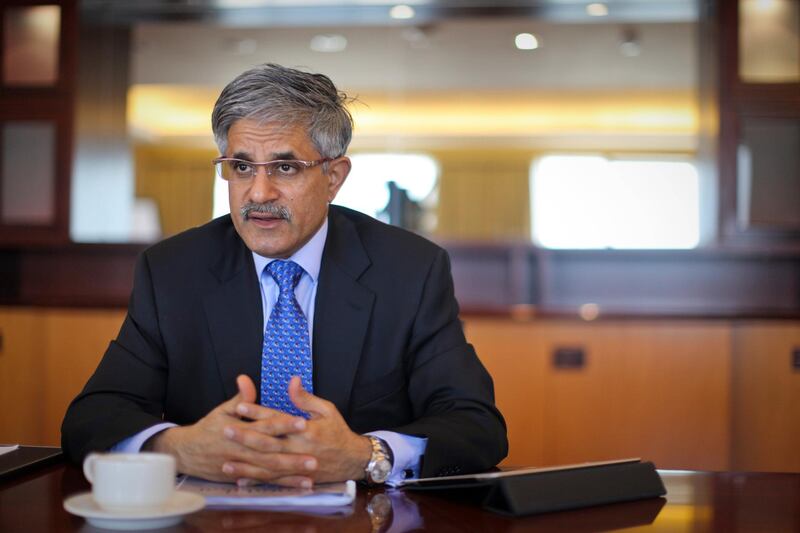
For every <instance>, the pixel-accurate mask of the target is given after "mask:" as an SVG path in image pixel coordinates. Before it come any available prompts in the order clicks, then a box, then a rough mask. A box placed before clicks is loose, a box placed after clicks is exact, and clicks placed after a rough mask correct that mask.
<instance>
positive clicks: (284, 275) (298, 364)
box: [261, 261, 313, 418]
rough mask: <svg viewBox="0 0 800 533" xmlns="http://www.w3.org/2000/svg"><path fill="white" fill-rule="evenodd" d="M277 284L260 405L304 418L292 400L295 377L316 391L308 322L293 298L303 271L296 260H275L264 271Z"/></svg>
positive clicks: (264, 356)
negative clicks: (289, 387)
mask: <svg viewBox="0 0 800 533" xmlns="http://www.w3.org/2000/svg"><path fill="white" fill-rule="evenodd" d="M264 270H265V272H269V274H270V275H271V276H272V278H273V279H274V280H275V283H277V284H278V288H279V289H280V295H279V296H278V301H277V302H276V303H275V307H273V308H272V313H270V315H269V320H268V321H267V328H266V331H265V332H264V346H263V349H262V351H261V405H264V406H266V407H270V408H272V409H277V410H279V411H284V412H286V413H289V414H292V415H297V416H304V417H306V418H308V414H307V413H305V412H304V411H300V410H299V409H298V408H297V407H295V406H294V404H293V403H292V401H291V400H290V399H289V393H288V390H287V387H288V386H289V379H291V377H292V376H300V378H301V379H302V381H303V388H304V389H305V390H307V391H308V392H313V384H312V381H311V369H312V366H311V347H310V343H309V340H308V321H307V320H306V317H305V315H304V314H303V310H302V309H301V308H300V304H299V303H297V299H296V298H295V297H294V288H295V287H296V286H297V282H299V281H300V277H301V276H302V275H303V268H302V267H301V266H300V265H298V264H297V263H295V262H294V261H272V262H271V263H270V264H269V265H267V267H266V268H265V269H264Z"/></svg>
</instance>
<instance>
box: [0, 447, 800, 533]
mask: <svg viewBox="0 0 800 533" xmlns="http://www.w3.org/2000/svg"><path fill="white" fill-rule="evenodd" d="M661 476H662V478H663V480H664V484H665V486H666V487H667V492H668V493H667V496H666V498H655V499H650V500H641V501H638V502H631V503H621V504H613V505H606V506H601V507H594V508H590V509H581V510H576V511H567V512H559V513H550V514H545V515H539V516H530V517H525V518H516V519H513V518H506V517H504V516H500V515H497V514H493V513H490V512H487V511H484V510H482V509H480V508H479V507H477V506H474V505H468V504H465V503H463V502H459V501H453V500H448V499H446V498H443V497H441V496H435V495H433V494H429V493H425V494H423V493H411V492H408V493H404V492H398V491H394V492H391V493H390V492H389V491H383V490H373V491H370V490H366V489H364V488H359V493H358V497H357V499H356V502H355V504H354V506H353V508H352V511H351V512H350V513H349V514H347V515H344V516H333V517H325V516H309V515H303V514H297V513H285V512H284V513H278V512H264V511H243V510H236V511H227V510H210V509H204V510H202V511H200V512H198V513H195V514H193V515H189V516H187V517H186V518H185V520H184V521H183V522H182V523H181V524H179V525H177V526H174V527H172V528H169V529H167V530H163V529H162V530H155V531H185V532H194V531H198V532H199V531H269V532H270V533H280V532H289V531H302V532H304V533H313V532H317V531H319V532H326V533H327V532H337V531H347V532H351V531H352V532H362V531H363V532H377V531H381V532H383V531H391V532H402V531H414V530H421V529H425V530H429V531H443V532H449V531H491V532H503V531H510V532H513V531H613V530H618V529H626V528H636V527H638V528H640V529H643V530H647V531H669V532H675V531H680V532H682V531H687V532H688V531H691V532H693V533H700V532H705V531H725V532H751V531H752V532H759V533H761V532H783V531H800V474H758V473H733V472H729V473H705V472H678V471H662V472H661ZM86 490H89V485H88V483H87V482H86V481H85V480H84V478H83V475H82V473H81V472H80V471H79V470H78V469H77V468H76V467H74V466H71V465H66V464H63V463H62V464H57V465H51V466H45V467H41V468H39V469H38V470H36V471H33V472H29V473H26V474H23V475H21V476H18V477H15V478H12V479H7V480H4V481H0V532H3V533H11V532H17V531H20V532H22V531H24V532H29V531H32V532H38V531H82V532H91V531H107V530H98V529H95V528H93V527H92V526H90V525H89V524H87V523H86V522H84V520H83V519H82V518H79V517H77V516H72V515H70V514H69V513H67V512H66V511H65V510H64V509H63V507H62V502H63V500H64V498H66V497H68V496H71V495H73V494H75V493H78V492H83V491H86ZM629 531H631V530H629ZM634 531H639V529H634Z"/></svg>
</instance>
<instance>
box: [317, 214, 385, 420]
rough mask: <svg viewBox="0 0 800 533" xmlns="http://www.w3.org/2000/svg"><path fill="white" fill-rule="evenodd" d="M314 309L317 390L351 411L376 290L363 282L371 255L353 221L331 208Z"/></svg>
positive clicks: (342, 407)
mask: <svg viewBox="0 0 800 533" xmlns="http://www.w3.org/2000/svg"><path fill="white" fill-rule="evenodd" d="M328 221H329V227H328V237H327V240H326V242H325V250H324V252H323V254H322V264H321V266H320V275H319V283H318V285H317V296H316V303H315V306H314V308H315V311H314V349H313V354H314V355H313V357H314V393H315V394H316V395H317V396H320V397H322V398H326V399H328V400H330V401H331V402H333V403H334V404H335V405H336V407H337V408H338V409H339V412H340V413H342V414H343V415H346V413H347V406H348V401H349V399H350V391H351V389H352V387H353V380H354V379H355V374H356V370H357V369H358V362H359V360H360V358H361V351H362V349H363V345H364V338H365V336H366V333H367V327H368V326H369V322H370V317H371V316H372V306H373V303H374V300H375V294H374V293H373V292H372V291H371V290H369V289H367V288H366V287H364V286H363V285H361V284H359V283H358V278H359V277H360V276H361V274H362V273H363V272H364V271H365V270H366V269H367V268H368V267H369V265H370V260H369V257H368V256H367V254H366V251H365V250H364V247H363V245H362V244H361V239H360V238H359V236H358V233H357V232H356V229H355V227H354V225H353V223H352V222H350V221H349V220H348V219H347V218H345V217H344V216H343V215H341V214H339V213H338V212H337V211H336V208H331V210H330V214H329V218H328Z"/></svg>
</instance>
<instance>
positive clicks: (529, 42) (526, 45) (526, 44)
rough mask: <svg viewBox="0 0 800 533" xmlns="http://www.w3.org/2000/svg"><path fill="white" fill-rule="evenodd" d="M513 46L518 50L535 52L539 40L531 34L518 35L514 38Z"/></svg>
mask: <svg viewBox="0 0 800 533" xmlns="http://www.w3.org/2000/svg"><path fill="white" fill-rule="evenodd" d="M514 44H515V45H516V46H517V48H518V49H520V50H536V49H537V48H539V39H537V38H536V36H535V35H534V34H532V33H520V34H518V35H517V36H516V37H514Z"/></svg>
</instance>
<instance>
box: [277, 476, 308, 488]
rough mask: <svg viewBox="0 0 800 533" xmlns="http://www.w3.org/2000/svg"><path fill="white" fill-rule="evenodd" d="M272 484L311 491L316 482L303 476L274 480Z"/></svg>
mask: <svg viewBox="0 0 800 533" xmlns="http://www.w3.org/2000/svg"><path fill="white" fill-rule="evenodd" d="M272 483H274V484H275V485H281V486H284V487H295V488H298V489H310V488H311V487H313V486H314V480H313V479H311V478H309V477H303V476H284V477H279V478H278V479H273V480H272Z"/></svg>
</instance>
